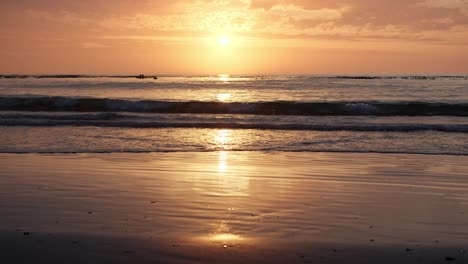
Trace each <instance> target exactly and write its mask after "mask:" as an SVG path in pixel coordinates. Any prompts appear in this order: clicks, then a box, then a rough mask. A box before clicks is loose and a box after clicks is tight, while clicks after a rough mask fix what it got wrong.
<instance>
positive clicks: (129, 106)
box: [0, 96, 468, 116]
mask: <svg viewBox="0 0 468 264" xmlns="http://www.w3.org/2000/svg"><path fill="white" fill-rule="evenodd" d="M0 110H5V111H52V112H55V111H62V112H63V111H73V112H134V113H192V114H253V115H299V116H367V115H369V116H468V103H434V102H290V101H272V102H247V103H239V102H214V101H213V102H206V101H184V102H175V101H156V100H123V99H104V98H77V97H60V96H55V97H54V96H52V97H21V96H19V97H13V96H4V97H0Z"/></svg>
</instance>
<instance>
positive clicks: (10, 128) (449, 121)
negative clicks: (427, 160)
mask: <svg viewBox="0 0 468 264" xmlns="http://www.w3.org/2000/svg"><path fill="white" fill-rule="evenodd" d="M220 150H231V151H303V152H382V153H388V152H389V153H422V154H454V155H466V154H468V76H465V75H463V76H454V75H449V76H435V75H430V76H410V75H402V76H384V75H379V76H339V75H330V76H315V75H274V76H269V75H256V76H241V75H234V76H227V75H220V76H217V75H213V76H159V77H158V78H157V79H153V78H146V79H137V78H135V77H134V76H76V75H75V76H63V75H59V76H19V75H10V76H6V75H4V76H0V152H8V153H29V152H32V153H77V152H86V153H94V152H110V153H112V152H187V151H190V152H193V151H195V152H201V151H220Z"/></svg>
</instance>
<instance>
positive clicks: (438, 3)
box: [418, 0, 468, 9]
mask: <svg viewBox="0 0 468 264" xmlns="http://www.w3.org/2000/svg"><path fill="white" fill-rule="evenodd" d="M418 5H419V6H426V7H438V8H449V9H458V8H462V9H466V8H468V0H425V1H422V2H420V3H418Z"/></svg>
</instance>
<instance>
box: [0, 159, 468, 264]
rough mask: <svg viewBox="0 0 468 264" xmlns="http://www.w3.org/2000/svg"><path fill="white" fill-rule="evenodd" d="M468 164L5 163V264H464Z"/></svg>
mask: <svg viewBox="0 0 468 264" xmlns="http://www.w3.org/2000/svg"><path fill="white" fill-rule="evenodd" d="M467 164H468V157H465V156H437V155H402V154H357V153H354V154H351V153H287V152H275V153H261V152H209V153H154V154H124V153H122V154H54V155H46V154H41V155H39V154H1V155H0V168H1V170H0V208H1V210H2V217H1V218H0V260H2V263H32V262H34V263H129V262H135V263H451V262H453V263H466V262H467V261H468V253H466V250H467V249H468V174H467V171H468V165H467Z"/></svg>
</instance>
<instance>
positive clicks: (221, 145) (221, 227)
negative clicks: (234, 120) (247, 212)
mask: <svg viewBox="0 0 468 264" xmlns="http://www.w3.org/2000/svg"><path fill="white" fill-rule="evenodd" d="M213 142H214V144H215V145H216V147H217V149H220V150H221V151H219V156H218V166H217V174H218V184H220V186H222V188H223V189H224V190H230V191H228V192H227V193H225V195H227V196H238V195H241V196H245V195H247V194H246V193H244V192H243V191H246V190H247V189H248V188H249V179H248V178H246V177H238V175H235V174H233V173H232V171H231V170H230V167H229V151H225V150H229V149H232V145H233V144H235V142H236V139H235V138H234V137H233V131H232V130H230V129H219V130H217V131H216V132H215V134H214V136H213ZM235 210H236V208H232V207H230V208H226V211H227V214H226V216H225V217H224V218H223V219H222V220H220V221H219V223H216V224H214V225H213V229H214V231H213V232H212V233H210V234H208V235H207V236H206V237H204V238H202V239H204V240H208V241H210V242H215V243H221V245H222V246H223V247H224V248H226V247H229V246H230V245H232V244H233V243H237V242H240V241H245V240H246V239H247V238H246V237H243V236H241V235H239V234H236V232H235V230H232V228H231V227H230V225H229V221H228V219H229V218H230V217H231V216H232V215H231V214H232V213H233V211H235Z"/></svg>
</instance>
